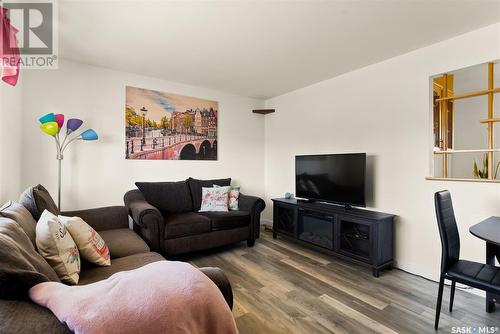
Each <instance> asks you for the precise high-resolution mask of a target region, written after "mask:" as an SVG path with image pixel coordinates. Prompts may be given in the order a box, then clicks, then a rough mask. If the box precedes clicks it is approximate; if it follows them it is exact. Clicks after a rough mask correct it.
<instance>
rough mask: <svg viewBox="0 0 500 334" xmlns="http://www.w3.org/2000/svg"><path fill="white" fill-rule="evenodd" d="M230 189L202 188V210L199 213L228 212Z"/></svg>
mask: <svg viewBox="0 0 500 334" xmlns="http://www.w3.org/2000/svg"><path fill="white" fill-rule="evenodd" d="M229 188H230V187H217V188H215V187H213V188H206V187H202V188H201V208H200V211H199V212H213V211H222V212H227V211H228V208H227V202H228V200H227V198H228V193H229Z"/></svg>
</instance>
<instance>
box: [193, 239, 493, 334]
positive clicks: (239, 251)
mask: <svg viewBox="0 0 500 334" xmlns="http://www.w3.org/2000/svg"><path fill="white" fill-rule="evenodd" d="M184 260H188V261H190V262H191V263H193V264H194V265H196V266H198V267H202V266H216V267H220V268H221V269H223V270H224V271H225V273H226V275H227V276H228V278H229V280H230V281H231V284H232V287H233V292H234V300H235V305H234V309H233V313H234V316H235V319H236V323H237V325H238V328H239V331H240V333H241V334H246V333H252V334H255V333H307V334H315V333H346V334H347V333H349V334H353V333H451V331H452V326H460V327H462V326H466V327H469V326H492V327H496V326H498V327H500V310H497V311H496V312H494V313H492V314H488V313H486V312H485V310H484V308H485V306H484V299H483V298H482V297H479V296H475V295H472V294H470V293H468V292H465V291H461V290H460V289H457V291H456V296H455V304H454V308H453V312H452V313H450V312H448V300H449V292H450V291H449V287H446V289H445V294H444V297H443V310H442V312H441V320H440V326H439V327H440V330H439V331H437V332H436V331H434V329H433V324H434V308H435V303H436V295H437V288H438V286H437V283H434V282H431V281H428V280H426V279H423V278H420V277H418V276H414V275H411V274H408V273H405V272H403V271H401V270H397V269H394V270H391V271H386V270H385V271H382V272H381V275H380V277H379V278H375V277H373V276H372V275H371V270H369V269H366V268H362V267H358V266H355V265H352V264H350V263H347V262H343V261H341V260H338V259H336V258H334V257H331V256H328V255H323V254H321V253H318V252H315V251H312V250H309V249H307V248H303V247H301V246H299V245H296V244H294V243H291V242H288V241H285V240H283V239H280V238H278V239H276V240H273V239H272V235H271V233H270V232H267V231H262V233H261V237H260V238H259V239H258V240H257V242H256V243H255V246H254V247H252V248H248V247H247V246H246V243H244V242H242V243H240V244H237V245H234V246H231V247H227V248H222V249H217V250H214V251H211V252H209V253H208V254H207V253H204V254H199V255H194V256H190V257H189V258H186V259H184ZM495 333H500V330H499V329H497V330H496V331H495Z"/></svg>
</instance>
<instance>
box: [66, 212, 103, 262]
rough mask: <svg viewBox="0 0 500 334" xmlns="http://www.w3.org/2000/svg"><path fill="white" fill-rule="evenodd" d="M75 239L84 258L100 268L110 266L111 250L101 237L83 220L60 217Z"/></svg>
mask: <svg viewBox="0 0 500 334" xmlns="http://www.w3.org/2000/svg"><path fill="white" fill-rule="evenodd" d="M59 219H60V220H61V221H62V223H63V224H64V226H66V229H67V230H68V231H69V234H71V236H72V237H73V240H74V241H75V243H76V245H77V246H78V250H79V251H80V254H81V255H82V257H83V258H84V259H85V260H87V261H89V262H91V263H94V264H97V265H99V266H110V265H111V260H110V258H109V248H108V245H106V243H105V242H104V240H103V239H102V238H101V236H100V235H99V234H98V233H97V232H96V231H95V230H94V229H93V228H92V227H91V226H90V225H89V224H87V223H86V222H85V221H84V220H83V219H82V218H80V217H64V216H59Z"/></svg>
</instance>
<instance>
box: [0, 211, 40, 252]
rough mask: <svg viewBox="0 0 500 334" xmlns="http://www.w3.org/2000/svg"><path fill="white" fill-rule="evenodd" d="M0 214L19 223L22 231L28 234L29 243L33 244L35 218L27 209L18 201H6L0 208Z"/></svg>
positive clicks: (34, 238)
mask: <svg viewBox="0 0 500 334" xmlns="http://www.w3.org/2000/svg"><path fill="white" fill-rule="evenodd" d="M0 216H2V217H7V218H10V219H12V220H15V221H16V222H17V223H18V224H19V225H21V228H22V229H23V230H24V233H26V235H28V238H30V240H31V243H32V244H33V246H35V240H36V220H35V218H33V216H32V215H31V213H30V212H29V211H28V209H26V208H25V207H24V206H23V205H21V204H19V203H16V202H12V201H8V202H7V203H5V204H4V205H3V206H2V207H1V208H0Z"/></svg>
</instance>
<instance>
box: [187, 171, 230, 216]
mask: <svg viewBox="0 0 500 334" xmlns="http://www.w3.org/2000/svg"><path fill="white" fill-rule="evenodd" d="M187 183H188V185H189V189H190V190H191V197H192V198H193V211H198V210H200V208H201V195H202V194H201V188H203V187H207V188H208V187H213V185H214V184H216V185H218V186H221V187H226V186H229V185H231V178H228V179H214V180H198V179H193V178H192V177H190V178H189V179H187Z"/></svg>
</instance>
